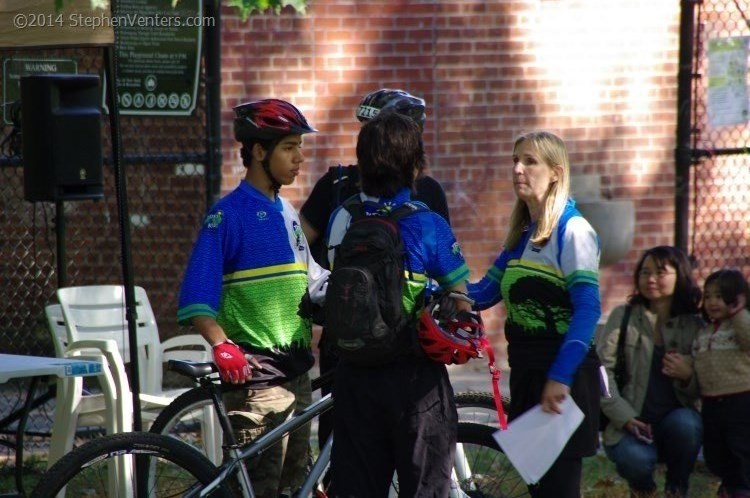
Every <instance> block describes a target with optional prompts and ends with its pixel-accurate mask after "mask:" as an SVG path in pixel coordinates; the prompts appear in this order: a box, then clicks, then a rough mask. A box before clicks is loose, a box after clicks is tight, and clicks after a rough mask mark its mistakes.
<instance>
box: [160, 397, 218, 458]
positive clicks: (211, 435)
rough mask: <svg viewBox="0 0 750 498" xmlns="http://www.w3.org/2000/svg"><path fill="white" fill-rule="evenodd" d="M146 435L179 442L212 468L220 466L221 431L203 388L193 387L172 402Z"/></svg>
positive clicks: (209, 399)
mask: <svg viewBox="0 0 750 498" xmlns="http://www.w3.org/2000/svg"><path fill="white" fill-rule="evenodd" d="M149 432H151V433H153V434H163V435H167V436H171V437H173V438H175V439H179V440H180V441H183V442H184V443H187V444H189V445H190V446H192V447H194V448H196V449H197V450H198V451H200V452H201V453H202V454H204V455H206V457H208V459H209V460H210V461H211V462H212V463H213V464H214V465H217V466H218V465H220V464H221V461H222V449H221V444H222V439H223V436H222V435H223V431H222V429H221V425H220V424H219V419H218V416H217V414H216V409H215V408H214V406H213V402H212V401H211V394H210V393H209V390H208V388H206V387H203V386H199V387H195V388H193V389H191V390H189V391H186V392H184V393H182V394H181V395H179V396H178V397H177V398H175V400H174V401H172V402H171V403H170V404H169V405H167V406H166V407H165V408H164V409H163V410H162V411H161V413H159V416H158V417H156V420H154V423H153V424H151V428H150V430H149Z"/></svg>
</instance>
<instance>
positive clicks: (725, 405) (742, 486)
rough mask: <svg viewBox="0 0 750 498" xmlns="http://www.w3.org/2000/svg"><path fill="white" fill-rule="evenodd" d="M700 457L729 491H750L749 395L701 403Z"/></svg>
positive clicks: (742, 394) (726, 397) (725, 397)
mask: <svg viewBox="0 0 750 498" xmlns="http://www.w3.org/2000/svg"><path fill="white" fill-rule="evenodd" d="M702 415H703V431H704V434H705V437H704V442H703V456H704V457H705V459H706V466H707V467H708V468H709V470H710V471H711V472H713V473H714V474H716V475H717V476H719V477H720V478H721V483H722V485H723V486H724V487H725V488H726V489H727V490H729V491H732V492H738V491H750V393H741V394H734V395H730V396H722V397H720V398H704V399H703V410H702Z"/></svg>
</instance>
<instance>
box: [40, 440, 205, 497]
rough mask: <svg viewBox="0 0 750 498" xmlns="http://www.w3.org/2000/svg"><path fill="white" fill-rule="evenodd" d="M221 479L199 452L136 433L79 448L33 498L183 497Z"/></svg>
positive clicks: (57, 465) (60, 463) (59, 464)
mask: <svg viewBox="0 0 750 498" xmlns="http://www.w3.org/2000/svg"><path fill="white" fill-rule="evenodd" d="M136 468H137V469H138V472H137V473H138V480H137V482H136V479H135V475H136V470H135V469H136ZM217 475H218V469H217V468H216V467H215V466H214V465H213V464H211V462H210V461H208V459H206V457H204V456H203V455H201V454H200V452H198V451H196V450H195V449H194V448H191V447H189V446H187V445H185V444H183V443H181V442H179V441H177V440H175V439H172V438H168V437H164V436H159V435H156V434H150V433H148V432H130V433H124V434H114V435H111V436H106V437H102V438H98V439H93V440H91V441H89V442H88V443H86V444H84V445H82V446H79V447H77V448H75V449H74V450H73V451H72V452H70V453H68V454H67V455H65V456H64V457H63V458H61V459H60V460H59V461H58V462H56V463H55V464H54V465H53V466H52V467H51V468H50V469H49V470H48V471H47V472H46V473H45V474H44V475H43V476H42V479H41V480H40V482H39V484H38V485H37V487H36V488H35V489H34V491H32V493H31V496H34V497H38V498H52V497H54V496H56V495H58V493H62V494H61V496H71V497H73V496H76V497H78V496H86V497H102V498H105V497H117V498H130V497H138V498H145V497H157V498H158V497H167V496H182V494H184V493H185V492H186V491H187V490H189V489H191V488H193V487H194V486H196V485H198V484H207V483H210V482H211V481H212V480H213V479H214V478H215V477H216V476H217Z"/></svg>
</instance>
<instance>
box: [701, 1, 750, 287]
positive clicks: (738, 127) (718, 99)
mask: <svg viewBox="0 0 750 498" xmlns="http://www.w3.org/2000/svg"><path fill="white" fill-rule="evenodd" d="M749 19H750V2H748V1H747V0H711V1H704V2H701V3H699V4H698V7H697V23H696V30H695V44H694V48H695V51H694V65H693V68H694V71H693V73H694V76H693V77H694V80H693V103H694V109H693V113H692V114H693V130H692V131H693V144H694V147H693V157H694V158H695V164H694V167H693V171H692V175H691V176H692V178H691V220H690V251H691V253H692V255H693V257H694V258H695V261H696V263H697V266H698V272H699V276H700V279H701V281H702V280H703V279H705V277H707V276H708V275H709V274H710V273H712V272H714V271H716V270H718V269H721V268H726V267H731V268H737V269H740V270H742V271H743V272H744V274H745V276H747V277H748V278H750V128H749V127H748V120H750V112H748V106H749V105H750V104H748V93H747V88H748V83H750V79H748V53H750V51H749V50H748V47H750V22H749Z"/></svg>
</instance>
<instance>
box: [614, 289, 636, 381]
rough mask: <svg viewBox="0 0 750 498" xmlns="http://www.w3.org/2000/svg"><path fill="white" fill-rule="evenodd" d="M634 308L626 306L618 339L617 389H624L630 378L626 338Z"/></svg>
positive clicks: (616, 357)
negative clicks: (626, 358) (626, 362)
mask: <svg viewBox="0 0 750 498" xmlns="http://www.w3.org/2000/svg"><path fill="white" fill-rule="evenodd" d="M632 309H633V307H632V306H631V305H629V304H626V305H625V313H623V315H622V321H621V322H620V335H619V337H618V338H617V352H616V354H615V382H617V388H618V389H622V388H623V386H624V385H625V384H626V383H627V379H628V378H629V375H628V372H627V367H626V364H625V337H626V336H627V334H628V322H629V321H630V312H631V310H632Z"/></svg>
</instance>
